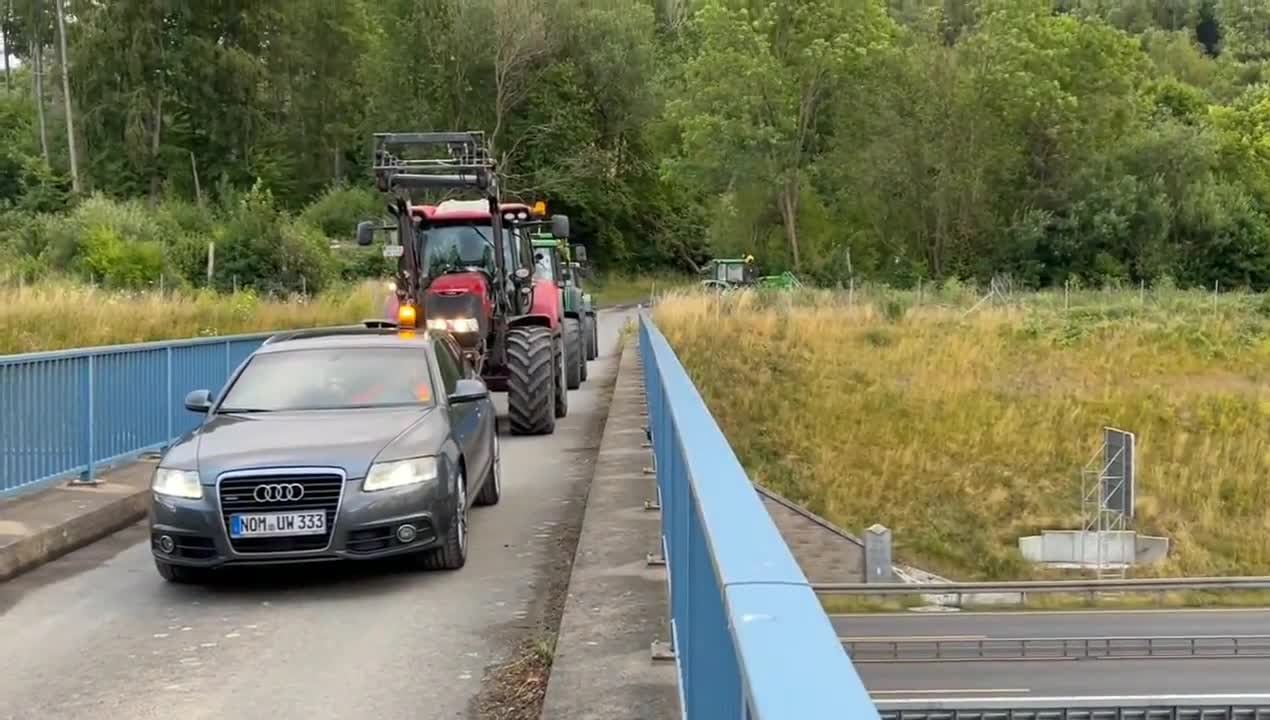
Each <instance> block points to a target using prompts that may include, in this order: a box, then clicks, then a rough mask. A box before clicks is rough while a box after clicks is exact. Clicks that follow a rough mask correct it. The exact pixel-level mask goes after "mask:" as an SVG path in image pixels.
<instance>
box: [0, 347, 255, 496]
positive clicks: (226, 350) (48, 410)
mask: <svg viewBox="0 0 1270 720" xmlns="http://www.w3.org/2000/svg"><path fill="white" fill-rule="evenodd" d="M273 334H275V333H259V334H252V335H229V336H225V337H216V338H197V339H189V340H175V341H169V342H152V343H139V344H136V345H114V346H108V347H97V348H84V349H76V350H64V351H57V352H41V353H28V354H23V355H5V356H0V496H3V495H6V494H10V493H13V492H15V491H18V490H22V489H26V488H29V487H32V486H36V485H38V484H40V483H43V482H45V481H49V480H53V479H55V478H59V477H61V476H64V475H69V474H73V473H78V474H79V476H80V477H79V480H80V481H83V482H92V480H93V476H94V473H95V472H96V470H97V469H99V468H100V467H101V466H103V465H109V464H111V463H113V462H116V461H119V460H122V459H125V458H128V457H132V456H136V455H137V454H139V453H142V452H145V451H147V450H154V449H157V448H160V447H162V446H163V445H165V444H166V443H168V442H170V441H171V440H172V439H173V438H176V437H178V436H179V435H181V434H182V433H184V432H186V431H188V430H191V429H193V428H194V427H195V426H196V425H197V424H198V422H199V420H200V416H199V415H197V414H195V413H192V412H189V411H188V410H186V409H185V406H184V399H185V394H186V393H187V392H189V391H190V390H196V389H201V388H207V389H210V390H212V391H213V393H214V392H216V391H217V390H219V389H220V386H221V385H222V384H223V383H224V382H225V380H226V379H227V378H228V377H229V375H230V373H231V372H233V370H234V369H235V368H236V367H237V366H238V365H239V364H240V363H241V362H242V361H243V360H245V359H246V358H247V356H248V355H250V354H251V353H252V352H253V351H255V349H256V348H257V347H259V346H260V344H261V343H262V342H264V341H265V339H266V338H268V337H270V336H271V335H273Z"/></svg>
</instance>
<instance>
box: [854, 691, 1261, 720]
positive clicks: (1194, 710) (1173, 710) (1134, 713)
mask: <svg viewBox="0 0 1270 720" xmlns="http://www.w3.org/2000/svg"><path fill="white" fill-rule="evenodd" d="M877 705H878V711H879V713H880V714H881V717H882V720H1270V695H1198V696H1195V695H1192V696H1187V695H1160V696H1126V697H1089V698H1072V697H1060V698H1053V697H1043V698H1026V699H1021V698H962V699H950V700H927V699H906V700H879V701H878V703H877Z"/></svg>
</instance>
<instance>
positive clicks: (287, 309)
mask: <svg viewBox="0 0 1270 720" xmlns="http://www.w3.org/2000/svg"><path fill="white" fill-rule="evenodd" d="M384 292H385V291H384V290H383V288H382V286H380V285H378V284H376V283H366V284H360V285H350V286H346V287H342V288H338V289H332V290H330V291H328V292H325V293H323V294H322V295H320V296H317V297H300V296H295V297H292V298H289V299H286V300H270V299H265V298H261V297H259V296H257V295H256V294H254V293H250V292H238V293H233V294H218V293H215V292H211V291H207V292H197V293H178V292H111V291H105V290H100V289H97V288H93V287H88V286H83V285H75V284H47V285H38V286H27V287H18V288H0V354H2V355H8V354H13V353H26V352H38V351H42V350H61V349H65V348H75V347H89V346H99V345H119V344H126V343H136V342H147V341H152V340H170V339H176V338H187V337H207V336H215V335H233V334H237V333H250V332H265V331H269V330H287V329H292V328H302V327H317V326H323V325H338V324H343V323H354V322H358V321H360V320H362V319H364V318H367V317H370V316H373V315H379V314H380V312H381V310H382V307H381V304H382V302H383V298H384Z"/></svg>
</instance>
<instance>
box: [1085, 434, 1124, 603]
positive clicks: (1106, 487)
mask: <svg viewBox="0 0 1270 720" xmlns="http://www.w3.org/2000/svg"><path fill="white" fill-rule="evenodd" d="M1134 445H1135V441H1134V435H1133V433H1130V432H1125V431H1123V430H1118V429H1116V428H1111V427H1107V428H1103V442H1102V446H1101V447H1100V448H1099V449H1098V452H1097V453H1095V454H1094V457H1093V458H1092V459H1090V461H1089V463H1088V464H1086V465H1085V467H1084V468H1083V469H1082V470H1081V516H1082V517H1083V518H1084V521H1083V528H1082V529H1083V530H1084V532H1083V533H1082V535H1081V545H1082V547H1081V557H1082V558H1088V557H1089V553H1087V552H1086V551H1085V543H1086V542H1088V541H1089V539H1090V538H1091V537H1092V538H1093V540H1094V542H1096V543H1097V547H1096V552H1095V558H1096V559H1095V562H1094V567H1095V573H1096V575H1097V577H1098V578H1099V579H1101V578H1104V577H1121V578H1123V577H1124V576H1125V572H1126V571H1127V570H1128V566H1129V564H1130V563H1129V562H1127V561H1124V560H1125V555H1126V553H1125V551H1124V549H1123V547H1122V549H1121V552H1120V557H1121V560H1122V561H1121V562H1116V563H1111V562H1108V560H1107V542H1108V538H1109V537H1114V538H1116V539H1117V541H1118V542H1120V543H1122V544H1123V543H1125V542H1132V538H1131V537H1130V536H1129V535H1128V531H1129V530H1130V529H1131V528H1132V521H1133V504H1134V480H1135V476H1134V471H1135V468H1134V460H1135V457H1134ZM1129 555H1130V556H1132V553H1131V552H1130V553H1129Z"/></svg>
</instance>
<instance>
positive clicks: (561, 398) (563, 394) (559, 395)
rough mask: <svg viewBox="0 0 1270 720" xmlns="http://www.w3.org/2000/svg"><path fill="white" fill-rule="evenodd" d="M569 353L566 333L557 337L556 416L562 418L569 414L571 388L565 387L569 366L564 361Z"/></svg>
mask: <svg viewBox="0 0 1270 720" xmlns="http://www.w3.org/2000/svg"><path fill="white" fill-rule="evenodd" d="M567 356H568V353H567V352H565V349H564V334H563V333H561V335H560V336H559V337H558V338H556V417H557V418H562V417H564V416H565V415H568V414H569V389H568V388H567V387H565V374H566V373H567V372H568V368H566V367H565V364H564V361H565V360H566V359H567Z"/></svg>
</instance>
